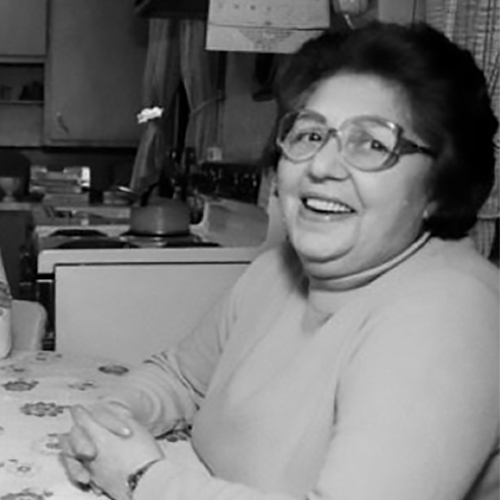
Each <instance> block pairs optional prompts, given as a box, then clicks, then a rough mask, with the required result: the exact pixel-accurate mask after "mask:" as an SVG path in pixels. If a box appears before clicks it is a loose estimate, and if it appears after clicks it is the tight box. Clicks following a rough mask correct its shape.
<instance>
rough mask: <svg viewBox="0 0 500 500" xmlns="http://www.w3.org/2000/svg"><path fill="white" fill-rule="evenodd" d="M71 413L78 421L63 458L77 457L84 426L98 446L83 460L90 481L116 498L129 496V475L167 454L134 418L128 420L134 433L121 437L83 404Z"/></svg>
mask: <svg viewBox="0 0 500 500" xmlns="http://www.w3.org/2000/svg"><path fill="white" fill-rule="evenodd" d="M71 414H72V416H73V420H74V424H75V425H74V427H73V429H72V430H71V432H70V433H69V435H68V436H67V439H66V442H67V448H68V449H66V450H63V457H62V458H63V460H64V459H65V457H64V455H65V454H66V455H68V458H69V459H73V460H74V458H75V457H78V454H79V452H78V450H79V439H80V436H81V431H82V430H83V432H84V433H85V434H86V435H87V436H88V437H89V438H90V439H91V440H92V441H93V443H94V445H95V447H96V450H97V454H96V456H95V458H94V459H92V460H84V461H83V463H82V465H83V466H84V467H85V468H86V469H87V471H88V474H89V478H90V482H91V484H92V485H94V486H97V487H98V488H100V489H101V490H103V491H104V492H105V493H106V494H107V495H108V496H110V497H111V498H113V499H114V500H130V495H129V491H128V487H127V478H128V476H129V475H130V474H132V473H133V472H135V471H136V470H137V469H139V468H140V467H142V466H143V465H145V464H146V463H148V462H151V461H152V460H157V459H162V458H163V457H164V455H163V451H162V449H161V448H160V446H159V445H158V444H157V442H156V440H155V438H154V437H153V436H152V435H151V434H150V433H149V432H148V431H147V430H146V429H145V428H144V427H143V426H141V425H140V424H139V423H138V422H136V421H134V420H133V419H130V422H128V424H129V425H130V427H131V428H132V430H133V433H132V435H131V436H129V437H120V436H117V435H115V434H113V433H112V432H110V431H108V430H107V429H105V428H103V427H102V426H101V425H99V424H98V423H97V422H96V421H95V420H94V419H93V417H92V414H91V413H90V412H89V411H87V410H86V409H85V408H83V407H81V406H76V407H73V408H72V409H71ZM72 452H73V453H72ZM71 454H72V456H71Z"/></svg>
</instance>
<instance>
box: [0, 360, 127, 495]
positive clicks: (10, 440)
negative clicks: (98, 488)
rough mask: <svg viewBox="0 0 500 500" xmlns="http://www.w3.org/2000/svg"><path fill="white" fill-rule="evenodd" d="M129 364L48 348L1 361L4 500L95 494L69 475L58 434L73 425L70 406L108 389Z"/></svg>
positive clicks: (0, 468) (0, 474) (0, 470)
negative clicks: (78, 484) (61, 453)
mask: <svg viewBox="0 0 500 500" xmlns="http://www.w3.org/2000/svg"><path fill="white" fill-rule="evenodd" d="M129 368H130V367H129V366H125V365H121V364H120V365H118V364H116V363H114V362H112V361H107V360H105V359H98V358H85V357H80V356H70V355H67V354H64V355H61V354H59V353H55V352H49V351H40V352H22V353H15V354H14V355H12V356H11V357H9V358H7V359H4V360H2V361H0V500H49V499H50V500H79V499H82V500H83V499H86V500H92V499H93V498H96V497H95V496H94V494H93V493H91V492H83V491H81V490H79V489H78V488H77V487H75V486H73V485H72V484H71V483H70V481H69V480H68V478H67V477H66V475H65V473H64V470H63V468H62V466H61V464H60V462H59V447H58V435H59V434H60V433H63V432H67V430H68V429H69V428H70V425H71V419H70V415H69V412H68V407H69V406H70V405H73V404H76V403H89V402H91V401H92V400H94V399H95V398H96V397H97V396H98V395H99V394H101V393H103V392H108V391H109V390H110V389H111V388H112V385H113V383H114V382H116V380H117V377H120V376H121V375H123V374H124V373H126V372H128V370H129ZM101 498H102V497H101Z"/></svg>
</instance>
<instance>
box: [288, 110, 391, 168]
mask: <svg viewBox="0 0 500 500" xmlns="http://www.w3.org/2000/svg"><path fill="white" fill-rule="evenodd" d="M332 136H333V137H335V138H336V139H337V141H338V143H339V151H340V153H341V154H342V156H343V157H344V158H345V159H346V160H347V161H348V162H349V163H350V164H352V165H353V166H355V167H358V168H361V169H376V168H379V167H381V166H382V165H383V164H384V163H385V162H386V161H387V160H388V159H389V158H390V157H391V156H392V154H393V153H394V151H395V149H396V146H397V142H398V135H397V132H396V131H395V130H394V129H393V128H391V127H390V126H389V125H387V124H386V123H384V122H382V121H378V120H376V119H374V118H369V117H358V118H354V119H352V120H347V121H345V122H344V123H343V124H342V125H341V126H340V128H339V130H336V129H333V128H330V127H328V125H327V124H326V123H324V122H323V121H321V120H320V119H319V117H316V116H314V115H308V114H302V115H301V114H299V115H290V116H285V117H284V119H283V121H282V123H281V127H280V132H279V136H278V142H279V144H280V146H281V147H282V149H283V151H284V153H285V154H286V155H287V156H288V157H289V158H290V159H291V160H295V161H303V160H306V159H310V158H312V157H313V156H314V155H315V154H316V153H318V151H319V150H320V149H321V148H322V147H323V146H324V145H325V144H326V143H327V142H328V141H329V139H330V138H331V137H332Z"/></svg>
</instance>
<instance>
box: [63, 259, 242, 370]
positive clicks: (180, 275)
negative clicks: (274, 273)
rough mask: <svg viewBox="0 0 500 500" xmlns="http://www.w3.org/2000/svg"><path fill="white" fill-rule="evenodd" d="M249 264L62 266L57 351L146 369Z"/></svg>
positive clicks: (180, 263)
mask: <svg viewBox="0 0 500 500" xmlns="http://www.w3.org/2000/svg"><path fill="white" fill-rule="evenodd" d="M132 251H133V250H132ZM247 265H248V263H247V262H222V263H218V262H213V263H210V262H187V263H182V262H179V263H171V264H168V263H165V264H146V263H144V264H136V265H134V264H117V265H83V266H82V265H80V266H57V267H56V271H55V340H56V349H57V351H59V352H79V353H82V354H83V353H84V354H90V355H101V356H106V357H108V358H111V359H116V360H117V361H126V362H137V363H139V362H141V361H142V360H143V359H145V358H146V357H147V356H149V355H151V354H153V353H156V352H158V351H161V350H163V349H165V348H167V347H169V346H172V345H173V344H175V343H176V342H178V341H179V340H180V339H182V338H183V337H184V336H185V335H187V334H188V333H189V332H190V331H191V330H192V329H193V328H194V327H195V326H196V324H197V323H198V321H199V320H200V318H201V317H202V315H203V314H204V313H205V312H206V311H207V310H208V309H209V308H210V307H211V305H212V304H213V303H214V302H215V301H216V300H217V299H218V298H219V297H220V296H221V294H222V293H224V292H225V291H226V290H227V289H229V288H230V287H231V285H232V284H233V283H234V282H235V281H236V279H237V278H238V277H239V276H240V274H241V273H242V272H243V271H244V270H245V269H246V267H247Z"/></svg>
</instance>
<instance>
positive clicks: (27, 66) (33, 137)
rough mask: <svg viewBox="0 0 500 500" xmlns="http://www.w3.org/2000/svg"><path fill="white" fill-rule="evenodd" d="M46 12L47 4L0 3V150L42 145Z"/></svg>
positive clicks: (41, 0)
mask: <svg viewBox="0 0 500 500" xmlns="http://www.w3.org/2000/svg"><path fill="white" fill-rule="evenodd" d="M46 12H47V1H46V0H2V1H1V2H0V146H40V145H41V144H42V126H43V106H42V104H43V102H42V99H43V98H42V97H41V92H40V89H41V88H42V87H43V79H44V63H45V55H46V38H47V31H46ZM35 86H36V89H37V92H31V89H33V88H34V87H35ZM42 92H43V91H42Z"/></svg>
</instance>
